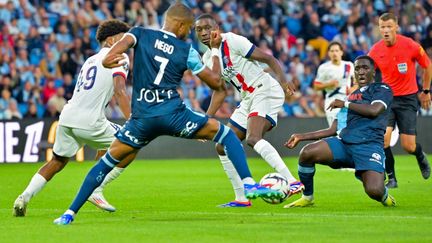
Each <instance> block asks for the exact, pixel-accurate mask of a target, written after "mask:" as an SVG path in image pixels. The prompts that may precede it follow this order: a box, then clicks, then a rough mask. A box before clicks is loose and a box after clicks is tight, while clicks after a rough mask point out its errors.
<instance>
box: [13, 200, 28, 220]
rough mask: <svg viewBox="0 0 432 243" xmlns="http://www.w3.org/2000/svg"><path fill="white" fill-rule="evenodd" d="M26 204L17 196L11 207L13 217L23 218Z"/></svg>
mask: <svg viewBox="0 0 432 243" xmlns="http://www.w3.org/2000/svg"><path fill="white" fill-rule="evenodd" d="M26 210H27V202H26V201H25V200H24V197H23V196H22V195H19V196H18V198H17V199H16V200H15V202H14V205H13V216H15V217H24V216H25V215H26Z"/></svg>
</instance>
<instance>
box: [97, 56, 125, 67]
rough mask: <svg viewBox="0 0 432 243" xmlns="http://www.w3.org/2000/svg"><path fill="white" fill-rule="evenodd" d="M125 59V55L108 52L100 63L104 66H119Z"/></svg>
mask: <svg viewBox="0 0 432 243" xmlns="http://www.w3.org/2000/svg"><path fill="white" fill-rule="evenodd" d="M125 59H126V57H125V56H123V54H108V55H106V56H105V58H104V59H103V61H102V65H103V66H104V67H105V68H116V67H120V66H122V65H123V64H124V62H123V60H125Z"/></svg>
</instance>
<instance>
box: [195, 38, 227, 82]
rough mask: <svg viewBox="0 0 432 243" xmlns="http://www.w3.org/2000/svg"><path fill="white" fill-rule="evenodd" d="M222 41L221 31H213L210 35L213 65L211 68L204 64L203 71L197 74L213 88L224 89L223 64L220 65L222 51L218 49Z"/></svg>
mask: <svg viewBox="0 0 432 243" xmlns="http://www.w3.org/2000/svg"><path fill="white" fill-rule="evenodd" d="M221 42H222V37H221V35H220V33H219V31H212V33H211V37H210V46H211V48H212V62H213V66H212V68H211V69H209V68H208V67H205V66H204V68H203V69H202V71H200V72H199V73H196V75H197V76H198V77H199V78H200V79H201V80H202V81H204V83H206V84H207V85H208V86H209V87H210V88H211V89H213V90H220V89H223V88H222V87H221V86H222V80H221V65H220V53H219V50H218V49H219V46H220V44H221ZM216 50H217V51H216ZM194 74H195V73H194Z"/></svg>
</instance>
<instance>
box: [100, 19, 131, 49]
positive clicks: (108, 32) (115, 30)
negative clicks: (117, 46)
mask: <svg viewBox="0 0 432 243" xmlns="http://www.w3.org/2000/svg"><path fill="white" fill-rule="evenodd" d="M129 28H130V27H129V25H128V24H126V23H125V22H122V21H120V20H117V19H110V20H106V21H104V22H102V23H101V24H100V25H99V27H98V29H97V31H96V40H98V41H99V43H101V42H103V41H105V40H106V39H107V38H108V37H110V36H114V35H117V34H120V33H126V32H128V31H129Z"/></svg>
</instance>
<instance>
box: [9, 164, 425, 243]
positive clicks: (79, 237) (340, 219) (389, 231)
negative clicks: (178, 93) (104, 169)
mask: <svg viewBox="0 0 432 243" xmlns="http://www.w3.org/2000/svg"><path fill="white" fill-rule="evenodd" d="M286 162H287V164H288V166H289V167H290V168H291V171H292V172H293V173H294V174H295V175H297V165H296V158H286ZM396 162H397V164H396V168H397V175H398V179H399V188H398V189H393V190H391V191H390V193H391V194H392V195H394V196H395V198H396V200H397V207H396V208H385V207H383V206H382V205H381V204H380V203H378V202H375V201H373V200H371V199H369V198H368V197H367V195H366V194H365V193H364V192H363V188H362V185H361V183H360V182H359V181H358V180H356V179H355V178H354V175H353V173H351V172H348V171H335V170H331V169H329V168H327V167H324V166H317V172H316V175H315V206H314V207H311V208H295V209H284V208H282V206H283V205H285V204H286V203H287V202H290V201H293V200H295V199H296V198H298V196H294V197H293V198H290V199H288V200H287V201H286V202H284V203H283V204H279V205H270V204H267V203H265V202H264V201H262V200H261V199H257V200H255V201H253V206H252V207H251V208H241V209H240V208H235V209H233V208H225V209H221V208H216V205H218V204H221V203H225V202H228V201H230V200H232V199H233V192H232V189H231V185H230V184H229V182H228V179H227V178H226V176H225V173H224V172H223V170H222V166H221V165H220V163H219V161H218V160H217V159H201V160H197V159H194V160H191V159H189V160H145V161H135V162H134V163H133V164H131V165H130V166H129V168H127V169H126V171H125V172H124V173H123V174H122V175H121V176H120V177H119V178H118V179H117V180H116V181H114V182H112V183H111V184H109V185H108V186H107V188H106V190H105V196H106V198H107V199H108V200H109V201H110V202H111V203H112V204H113V205H115V206H116V207H117V212H115V213H105V212H102V211H101V210H99V209H97V208H96V207H94V206H93V205H91V204H89V203H87V204H86V205H85V206H84V207H83V208H82V209H81V211H80V212H79V214H78V216H77V217H76V219H75V222H73V224H72V225H69V226H57V225H53V223H52V221H53V220H54V219H55V218H57V217H58V216H60V215H61V214H62V213H63V212H64V210H65V209H67V207H68V206H69V204H70V203H71V201H72V199H73V198H74V196H75V194H76V192H77V190H78V188H79V186H80V185H81V182H82V180H83V178H84V176H85V175H86V173H87V171H88V170H89V169H90V168H91V166H92V165H93V164H94V163H92V162H88V163H75V162H71V163H70V164H69V165H68V166H67V167H66V168H65V169H64V170H63V171H62V172H61V173H60V174H58V175H57V176H56V177H54V179H53V180H52V181H51V182H50V183H48V184H47V186H46V187H45V188H44V190H42V191H41V192H40V193H39V194H38V195H37V196H36V197H34V198H33V200H32V201H31V203H30V204H29V206H28V209H27V216H26V217H24V218H15V217H13V216H12V204H13V202H14V200H15V198H16V196H17V195H18V194H19V193H21V192H22V191H23V189H24V188H25V186H26V185H27V183H28V182H29V180H30V178H31V177H32V176H33V174H34V173H35V172H36V171H37V169H38V168H39V167H40V166H41V165H42V164H41V163H37V164H2V165H0V182H1V186H0V232H1V233H0V242H298V241H300V242H432V233H431V230H430V229H431V225H432V224H431V222H432V209H431V205H432V179H429V180H423V179H422V178H421V176H420V171H419V169H418V167H417V164H416V162H415V158H414V157H413V156H397V157H396ZM249 163H250V168H251V171H252V174H253V175H254V177H255V179H256V180H259V179H260V178H261V177H262V176H263V175H264V174H266V173H268V172H271V169H270V167H269V166H268V165H267V164H266V163H264V162H263V161H262V160H261V159H250V160H249Z"/></svg>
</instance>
